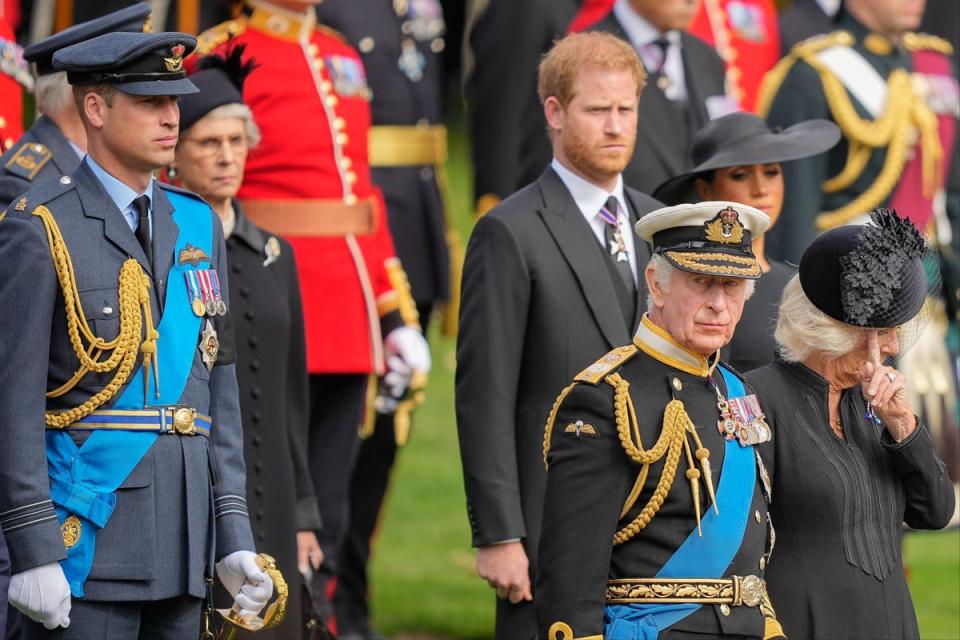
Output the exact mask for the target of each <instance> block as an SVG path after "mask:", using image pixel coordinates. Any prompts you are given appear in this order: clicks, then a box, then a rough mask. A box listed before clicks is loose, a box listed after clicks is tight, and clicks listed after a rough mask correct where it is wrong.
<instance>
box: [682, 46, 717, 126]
mask: <svg viewBox="0 0 960 640" xmlns="http://www.w3.org/2000/svg"><path fill="white" fill-rule="evenodd" d="M690 38H691V36H689V35H687V34H686V33H681V34H680V42H681V43H682V46H681V49H680V50H681V51H682V52H683V56H682V59H683V77H684V79H685V80H686V83H687V110H688V111H687V113H688V114H689V115H690V116H691V118H690V124H691V125H692V126H691V128H690V132H691V135H693V133H695V132H696V131H697V130H698V129H699V128H700V127H702V126H703V125H705V124H706V123H707V121H708V120H710V116H709V115H708V114H707V103H706V100H707V98H708V97H709V96H710V86H709V85H710V84H711V82H710V78H709V77H708V76H707V75H706V73H705V72H706V70H707V69H708V67H705V66H702V65H699V64H697V61H696V60H695V59H694V58H696V51H695V50H694V48H693V45H691V44H690Z"/></svg>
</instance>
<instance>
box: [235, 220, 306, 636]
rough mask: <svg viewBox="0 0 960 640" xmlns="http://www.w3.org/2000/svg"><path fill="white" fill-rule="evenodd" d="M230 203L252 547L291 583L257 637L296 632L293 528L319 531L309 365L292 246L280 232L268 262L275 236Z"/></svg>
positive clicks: (297, 611) (297, 604)
mask: <svg viewBox="0 0 960 640" xmlns="http://www.w3.org/2000/svg"><path fill="white" fill-rule="evenodd" d="M233 208H234V211H235V212H236V215H237V222H236V227H235V229H234V231H233V233H232V234H231V235H230V237H229V238H228V239H227V260H228V262H229V264H230V300H231V301H232V302H233V318H234V328H235V331H236V333H235V336H236V343H237V381H238V382H239V385H240V411H241V414H242V417H243V440H244V442H243V444H244V459H245V461H246V466H247V505H248V509H249V512H250V525H251V527H252V529H253V536H254V539H255V541H256V545H257V551H258V552H262V553H268V554H270V555H272V556H273V557H274V558H275V559H276V560H277V567H278V568H279V569H280V571H281V573H283V576H284V578H286V580H287V583H288V585H289V587H290V597H289V600H288V603H287V618H286V620H285V621H284V623H283V624H281V625H280V626H279V627H276V628H273V629H268V630H265V631H261V632H258V633H257V634H256V635H255V637H256V638H258V639H261V640H262V639H266V638H277V639H279V638H290V637H299V630H298V626H299V624H300V589H299V588H298V585H299V578H298V575H297V540H296V533H297V531H306V530H318V529H319V528H320V513H319V511H318V510H317V505H316V500H315V499H314V496H313V485H312V484H311V482H310V475H309V472H308V470H307V463H306V438H307V409H308V401H307V365H306V350H305V349H304V332H303V310H302V307H301V303H300V286H299V281H298V279H297V270H296V266H295V264H294V256H293V249H292V248H291V246H290V245H289V244H288V243H287V242H286V241H285V240H283V239H282V238H279V237H277V238H276V240H277V242H278V243H279V244H278V245H277V246H278V247H279V249H280V255H279V256H278V257H277V258H276V260H274V261H273V262H271V263H270V264H267V265H266V266H265V265H264V262H265V261H266V260H267V257H268V256H267V252H266V249H265V247H266V246H267V242H268V239H270V238H271V237H275V236H271V235H270V234H269V233H268V232H266V231H263V230H262V229H260V228H259V227H257V226H255V225H254V224H253V223H252V222H250V220H249V219H247V217H246V216H245V215H244V214H243V211H242V210H241V208H240V204H239V203H238V202H236V201H234V203H233ZM250 637H254V636H250Z"/></svg>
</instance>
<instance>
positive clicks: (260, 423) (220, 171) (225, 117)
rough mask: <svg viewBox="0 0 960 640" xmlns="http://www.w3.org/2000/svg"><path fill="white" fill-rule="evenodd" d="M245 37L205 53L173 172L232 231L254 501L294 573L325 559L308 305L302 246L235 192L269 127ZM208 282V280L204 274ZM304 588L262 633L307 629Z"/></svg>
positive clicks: (184, 103)
mask: <svg viewBox="0 0 960 640" xmlns="http://www.w3.org/2000/svg"><path fill="white" fill-rule="evenodd" d="M242 53H243V47H242V46H241V47H237V48H236V49H234V50H233V51H232V52H230V53H229V54H228V55H227V56H226V58H223V57H220V56H208V57H206V58H201V59H200V61H199V62H198V63H197V67H196V70H195V71H194V72H193V73H192V74H191V75H190V79H191V80H192V81H193V83H194V84H195V85H196V86H197V88H198V89H200V91H199V93H196V94H193V95H190V96H187V97H185V98H186V99H183V100H181V102H180V139H179V141H178V142H177V147H176V156H175V161H174V163H173V164H172V165H171V166H170V167H169V168H168V170H167V173H168V176H169V177H170V178H171V179H174V180H176V181H178V182H180V183H181V184H182V185H183V186H184V187H185V188H187V189H190V190H192V191H195V192H197V193H198V194H200V195H201V196H202V197H203V198H204V199H205V200H206V201H207V202H209V203H210V206H211V207H212V208H213V210H214V211H216V212H217V214H218V215H219V217H220V220H221V222H222V223H223V231H224V236H225V237H226V238H227V242H226V245H227V260H228V262H229V264H230V282H229V288H230V300H231V302H232V304H233V314H232V317H233V319H234V330H235V342H236V348H237V381H238V383H239V386H240V409H241V413H242V418H243V433H244V458H245V461H246V468H247V505H248V508H249V512H250V524H251V526H252V528H253V533H254V537H255V539H256V545H257V550H258V551H262V552H265V553H269V554H270V555H272V556H274V558H275V559H276V561H277V567H278V568H279V569H280V571H281V572H282V573H283V575H284V576H285V577H286V579H287V580H288V581H289V582H290V583H291V584H295V583H296V581H295V580H294V578H295V577H296V572H297V571H298V569H299V570H300V571H301V572H305V571H307V570H308V569H307V565H308V564H310V565H312V567H313V568H314V569H316V568H319V566H320V563H321V562H322V560H323V553H322V552H321V550H320V545H319V543H318V542H317V537H316V533H315V532H316V531H317V530H319V529H320V526H321V524H320V514H319V511H318V509H317V504H316V500H315V498H314V494H313V485H312V484H311V480H310V475H309V472H308V467H307V462H306V458H305V455H306V453H305V452H306V433H307V406H308V404H307V402H308V400H307V368H306V351H305V347H304V332H303V311H302V308H301V303H300V286H299V280H298V278H297V271H296V266H295V264H294V258H293V251H292V249H291V247H290V245H289V244H288V243H287V242H286V241H285V240H283V239H281V238H279V237H276V236H273V235H271V234H270V233H268V232H267V231H264V230H263V229H260V228H259V227H257V226H255V225H254V224H253V223H251V222H250V221H249V220H248V219H247V218H246V217H245V216H244V214H243V210H242V208H241V206H240V203H239V202H238V201H237V200H235V199H234V196H235V195H236V193H237V190H238V189H239V188H240V183H241V182H242V181H243V168H244V163H245V161H246V157H247V151H248V150H249V149H250V148H251V147H252V146H254V145H256V143H257V141H258V140H259V137H260V132H259V130H258V129H257V126H256V123H255V122H254V120H253V116H252V114H251V111H250V109H249V108H248V107H247V106H246V105H245V104H244V103H243V94H242V87H243V80H244V78H245V77H246V76H247V74H249V73H250V72H251V71H252V69H253V65H252V64H249V63H247V64H243V63H242V62H241V55H242ZM201 284H202V283H201ZM300 610H301V603H300V590H299V589H290V592H289V600H288V603H287V618H286V621H285V622H284V623H283V624H281V625H280V626H279V627H274V628H272V629H267V630H265V631H263V632H260V633H257V636H256V637H257V638H260V639H261V640H265V639H267V638H295V637H300V633H299V629H298V625H299V621H300V618H301V615H300Z"/></svg>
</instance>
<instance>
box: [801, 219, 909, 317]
mask: <svg viewBox="0 0 960 640" xmlns="http://www.w3.org/2000/svg"><path fill="white" fill-rule="evenodd" d="M924 250H925V246H924V242H923V238H922V237H921V236H920V233H919V232H918V231H917V228H916V227H914V226H913V223H912V222H910V221H909V220H908V219H906V218H901V217H900V215H899V214H898V213H897V212H896V211H895V210H893V209H875V210H874V211H872V212H871V213H870V222H869V223H868V224H862V225H849V226H845V227H837V228H836V229H831V230H830V231H827V232H826V233H824V234H823V235H821V236H820V237H818V238H817V239H816V240H814V241H813V242H812V243H811V244H810V246H809V247H807V250H806V251H805V252H804V254H803V257H802V258H801V259H800V270H799V272H800V286H801V287H802V288H803V292H804V293H805V294H806V296H807V298H808V299H809V300H810V302H812V303H813V304H814V306H816V307H817V308H818V309H819V310H820V311H822V312H824V313H825V314H827V315H828V316H830V317H831V318H834V319H835V320H840V321H841V322H845V323H847V324H850V325H854V326H857V327H865V328H871V329H884V328H887V329H888V328H893V327H897V326H899V325H902V324H904V323H906V322H908V321H910V320H911V319H913V317H914V316H916V315H917V314H918V313H919V312H920V310H921V309H922V308H923V303H924V300H925V298H926V294H927V291H928V286H927V276H926V273H925V271H924V268H923V263H922V260H921V258H922V256H923V254H924Z"/></svg>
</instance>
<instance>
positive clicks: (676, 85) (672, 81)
mask: <svg viewBox="0 0 960 640" xmlns="http://www.w3.org/2000/svg"><path fill="white" fill-rule="evenodd" d="M613 15H614V16H615V17H616V18H617V22H619V23H620V26H622V27H623V30H624V31H625V32H626V33H627V38H629V39H630V44H632V45H633V48H634V49H636V50H637V54H638V55H639V56H640V60H641V61H642V62H643V66H644V67H645V68H646V70H647V72H648V73H651V74H652V73H653V72H654V71H656V70H657V69H659V68H660V47H659V46H658V45H656V44H654V42H655V41H656V40H659V39H660V38H666V40H667V42H669V43H670V46H668V47H667V60H666V62H665V63H664V65H663V74H664V75H665V76H666V77H667V80H668V81H669V84H668V85H667V88H666V89H665V90H664V93H665V94H666V96H667V98H669V99H670V100H686V99H687V83H686V80H685V76H684V73H683V55H682V51H681V46H682V45H681V42H680V32H679V31H676V30H674V31H667V32H666V33H663V34H661V33H660V32H659V31H658V30H657V28H656V27H655V26H653V25H652V24H650V23H649V22H647V21H646V20H645V19H644V18H643V17H642V16H641V15H640V14H639V13H637V12H636V11H634V10H633V7H631V6H630V0H617V1H616V3H615V4H614V5H613Z"/></svg>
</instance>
